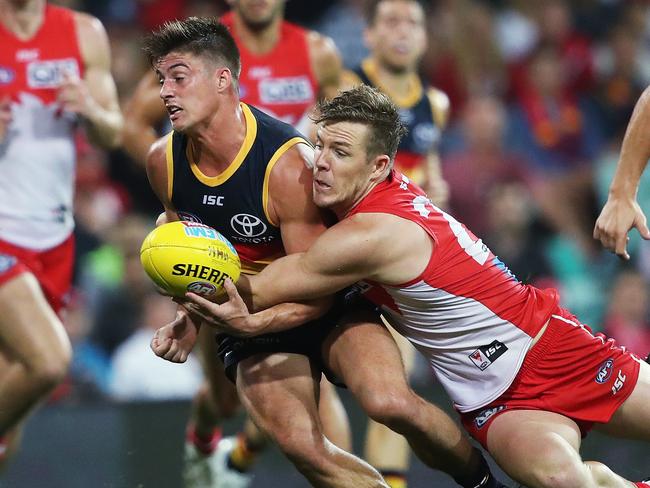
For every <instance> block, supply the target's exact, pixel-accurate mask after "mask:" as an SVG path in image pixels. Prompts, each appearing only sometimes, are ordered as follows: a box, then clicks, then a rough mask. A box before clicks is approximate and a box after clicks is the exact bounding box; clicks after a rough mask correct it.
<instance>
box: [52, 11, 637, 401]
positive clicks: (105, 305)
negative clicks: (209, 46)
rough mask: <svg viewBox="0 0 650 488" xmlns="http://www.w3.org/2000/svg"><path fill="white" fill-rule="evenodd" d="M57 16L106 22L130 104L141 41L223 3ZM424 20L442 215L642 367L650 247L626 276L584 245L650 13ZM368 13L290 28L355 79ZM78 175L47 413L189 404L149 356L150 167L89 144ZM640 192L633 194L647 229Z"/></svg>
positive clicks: (318, 17) (153, 297)
mask: <svg viewBox="0 0 650 488" xmlns="http://www.w3.org/2000/svg"><path fill="white" fill-rule="evenodd" d="M54 3H59V4H63V5H66V6H69V7H72V8H75V9H79V10H82V11H87V12H90V13H92V14H94V15H96V16H98V17H99V18H100V19H101V20H102V21H103V22H104V24H105V26H106V28H107V30H108V34H109V37H110V40H111V47H112V55H113V74H114V77H115V80H116V83H117V86H118V90H119V95H120V98H121V101H122V103H124V102H125V101H126V100H128V99H129V97H130V96H131V93H132V91H133V89H134V88H135V86H136V84H137V82H138V80H139V79H140V77H141V76H142V75H143V74H144V73H145V71H146V70H148V69H150V67H149V66H148V65H147V63H146V60H145V59H144V56H143V55H142V53H141V50H140V41H141V38H142V37H143V36H144V35H145V34H146V33H147V32H149V31H150V30H151V29H153V28H155V27H156V26H158V25H160V24H161V23H162V22H164V21H166V20H170V19H175V18H182V17H186V16H188V15H210V16H216V15H219V14H221V13H222V12H223V11H225V10H226V8H227V6H226V4H225V2H223V1H219V0H193V1H192V0H92V1H91V0H86V1H81V0H79V1H75V0H67V1H58V2H54ZM424 3H425V5H426V6H427V8H429V10H428V29H429V49H428V51H427V54H426V56H425V59H424V62H423V63H422V66H421V74H422V77H423V78H424V79H426V80H427V81H428V82H429V83H430V84H431V85H433V86H435V87H436V88H439V89H441V90H443V91H444V92H445V93H447V95H448V96H449V98H450V100H451V124H450V125H449V127H448V129H446V130H445V132H444V133H443V134H442V143H441V156H442V169H443V175H444V177H445V179H446V180H447V182H448V184H449V188H450V198H449V203H448V205H447V207H448V208H447V210H448V211H450V212H451V213H452V214H453V215H454V216H455V217H456V218H458V219H459V220H460V221H461V222H463V223H465V224H466V225H467V226H468V227H469V228H470V229H471V230H472V231H473V232H474V233H475V234H477V235H478V236H479V237H482V238H483V240H484V242H485V243H486V244H487V245H488V246H489V247H490V248H491V249H492V251H493V252H494V253H495V254H496V255H498V256H499V257H500V258H501V259H502V261H504V262H505V263H506V264H507V265H508V266H509V267H510V269H511V270H512V271H513V272H514V273H515V275H516V276H517V277H518V278H519V279H520V280H521V281H524V282H530V283H533V284H536V285H538V286H541V287H546V286H555V287H557V288H558V289H559V290H560V294H561V297H562V303H563V305H565V306H567V307H569V308H570V309H571V310H572V311H574V312H575V313H576V314H577V315H578V317H579V318H580V319H581V321H583V322H585V323H587V324H589V325H590V326H591V327H592V328H593V329H594V330H596V331H603V332H606V333H607V334H608V335H611V336H612V337H614V338H615V339H616V340H617V341H619V342H621V343H623V344H625V345H626V346H628V348H629V349H631V350H632V351H634V352H637V353H639V354H642V355H643V356H645V355H647V354H648V352H650V301H649V298H650V295H649V292H650V288H649V283H650V245H648V244H642V243H641V240H640V239H639V237H638V235H637V234H636V233H635V232H633V233H632V234H631V236H632V237H631V241H630V245H629V249H630V254H631V255H632V259H631V261H630V262H629V263H623V262H622V261H619V260H618V259H617V258H616V257H614V256H613V255H611V254H609V253H606V252H604V251H602V250H601V248H600V247H599V243H597V242H596V241H594V240H593V239H592V237H591V233H592V228H593V224H594V222H595V219H596V216H597V215H598V211H599V209H600V208H601V207H602V205H603V203H604V202H605V200H606V197H607V188H608V185H609V182H610V181H611V178H612V175H613V170H614V167H615V164H616V162H617V159H618V153H619V149H620V145H621V141H622V138H623V135H624V132H625V127H626V125H627V122H628V120H629V118H630V115H631V113H632V109H633V107H634V104H635V102H636V101H637V99H638V97H639V95H640V94H641V92H642V91H643V90H644V88H645V87H647V86H648V85H650V2H647V1H640V0H637V1H624V0H573V1H559V0H537V1H526V0H512V1H507V0H493V1H487V0H484V1H478V0H431V1H428V2H424ZM362 4H363V1H362V0H347V1H346V0H339V1H335V0H309V1H306V0H290V1H288V2H287V6H286V18H287V19H288V20H290V21H293V22H296V23H299V24H301V25H303V26H306V27H309V28H312V29H314V30H317V31H320V32H322V33H324V34H326V35H329V36H331V37H332V38H333V39H334V41H335V42H336V44H337V47H338V49H339V50H340V52H341V55H342V57H343V60H344V63H345V64H346V66H347V67H349V68H352V67H354V66H356V65H358V63H359V62H360V61H361V60H362V59H363V58H364V56H365V55H366V54H367V50H366V48H365V46H364V43H363V35H362V32H363V28H364V19H363V15H362V6H363V5H362ZM160 129H161V134H162V133H164V131H165V128H164V127H161V128H160ZM77 168H78V169H77V189H76V221H77V229H76V237H77V269H76V273H75V291H74V294H73V296H72V297H71V305H70V308H69V312H68V315H67V316H66V318H65V324H66V327H67V329H68V332H69V334H70V336H71V338H72V341H73V344H74V348H75V355H74V360H73V367H72V370H71V373H70V376H69V379H68V381H66V382H65V383H64V384H63V385H62V386H61V387H60V388H59V389H58V390H57V392H56V393H55V395H54V396H53V400H52V401H92V400H98V399H106V398H115V399H118V400H133V399H137V400H143V399H152V400H155V399H169V398H189V397H190V396H191V395H192V394H193V393H194V391H195V390H196V388H197V387H198V385H199V383H200V378H201V377H200V368H199V366H198V363H197V362H196V361H195V360H194V359H192V358H191V359H190V361H188V363H187V364H185V365H182V366H179V365H174V364H171V363H167V362H165V361H163V360H161V359H159V358H157V357H155V356H154V355H153V353H152V352H151V351H150V349H149V346H148V344H149V340H150V338H151V335H152V333H153V331H154V330H155V328H157V327H158V326H160V325H162V324H164V323H165V322H167V321H169V320H170V319H171V318H172V317H173V316H174V314H175V305H174V304H173V303H172V302H171V301H170V300H169V299H168V298H166V297H162V296H160V295H158V294H157V293H156V292H155V291H154V290H153V288H152V285H151V283H150V281H149V280H148V278H147V277H146V276H145V275H144V272H143V271H142V268H141V265H140V260H139V249H140V244H141V242H142V240H143V238H144V236H145V235H146V234H147V233H148V232H149V230H151V229H152V228H153V226H154V222H155V218H156V217H157V216H158V214H159V213H160V211H161V208H160V205H159V203H158V201H157V199H156V198H155V196H154V195H153V193H152V192H151V190H150V188H149V184H148V182H147V179H146V175H145V171H144V168H143V167H142V166H140V165H139V164H138V163H136V162H134V161H132V160H131V159H129V157H128V156H127V155H126V154H125V153H124V152H122V151H119V150H118V151H114V152H111V153H106V152H102V151H101V150H98V149H96V148H94V147H93V146H90V145H89V144H88V143H87V142H86V141H85V140H84V137H83V135H80V136H79V141H78V167H77ZM646 176H647V178H650V176H648V175H646ZM647 178H646V179H645V180H642V182H641V188H640V192H639V193H640V194H639V202H640V203H641V206H642V208H644V210H646V212H647V211H648V209H650V182H649V181H647ZM386 245H387V246H390V242H387V243H386ZM425 370H426V368H423V371H422V372H420V374H418V375H417V377H416V378H414V381H415V382H417V383H419V384H420V385H426V384H427V383H428V382H430V381H433V380H432V378H431V377H430V376H429V374H428V373H427V372H425Z"/></svg>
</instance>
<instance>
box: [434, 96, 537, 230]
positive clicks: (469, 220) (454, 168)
mask: <svg viewBox="0 0 650 488" xmlns="http://www.w3.org/2000/svg"><path fill="white" fill-rule="evenodd" d="M505 124H506V111H505V108H504V106H503V103H502V102H501V100H499V99H498V98H494V97H474V98H471V99H470V100H469V101H468V103H467V106H466V107H465V109H464V110H463V113H462V117H461V120H460V122H459V124H457V125H456V127H455V128H454V130H453V131H452V132H451V133H450V134H449V138H450V139H451V140H452V141H453V142H448V144H449V145H452V146H456V148H455V149H454V150H452V151H451V152H450V153H449V154H447V155H446V156H445V157H443V177H444V178H445V179H446V180H447V183H448V184H449V188H450V198H449V206H450V209H451V212H452V214H453V215H455V216H457V217H458V219H460V220H461V221H462V222H464V223H465V224H466V225H467V227H469V228H470V229H472V231H473V232H475V233H476V234H477V235H479V236H481V237H482V236H484V235H487V234H489V233H491V231H492V229H491V228H490V225H491V224H490V221H489V219H486V218H485V206H486V203H487V201H488V196H489V195H490V193H491V192H492V190H493V188H494V187H496V186H498V185H500V184H503V183H507V182H516V183H520V184H523V185H524V186H526V185H527V182H528V180H529V178H528V175H527V174H526V171H527V167H526V166H527V165H526V162H525V161H523V160H521V158H519V157H518V156H517V155H516V154H514V153H512V152H510V151H509V150H508V149H507V148H506V146H505V145H504V142H505V141H504V131H505Z"/></svg>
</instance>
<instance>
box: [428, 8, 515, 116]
mask: <svg viewBox="0 0 650 488" xmlns="http://www.w3.org/2000/svg"><path fill="white" fill-rule="evenodd" d="M430 30H431V32H430V39H431V44H430V47H429V52H428V55H427V58H426V59H425V61H426V63H427V69H426V70H425V71H426V74H427V76H428V79H429V82H430V83H431V85H433V86H435V87H437V88H439V89H440V90H442V91H443V92H445V93H446V94H447V95H448V96H449V99H450V101H451V106H452V107H454V110H456V111H460V110H462V108H463V106H464V104H465V102H466V101H467V98H468V97H470V96H473V95H498V96H500V95H503V94H504V93H505V91H506V83H507V77H506V72H505V65H504V63H503V59H502V58H501V54H500V50H499V47H498V45H497V42H496V34H495V30H494V22H493V14H492V11H491V10H490V9H489V8H488V7H487V6H485V5H483V4H481V3H478V2H473V1H471V0H458V1H453V2H442V4H441V5H440V6H439V8H438V9H437V11H436V12H435V15H434V16H433V17H432V20H431V22H430Z"/></svg>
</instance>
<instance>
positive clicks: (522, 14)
mask: <svg viewBox="0 0 650 488" xmlns="http://www.w3.org/2000/svg"><path fill="white" fill-rule="evenodd" d="M505 3H506V4H507V5H506V6H505V7H504V8H502V9H501V10H500V11H499V12H498V13H497V15H496V19H495V24H496V28H495V33H496V39H497V45H498V46H499V51H500V52H501V55H502V56H503V58H504V60H505V61H506V62H507V63H509V64H512V63H515V62H518V61H520V60H522V59H523V58H524V57H526V56H527V55H528V54H529V53H530V52H531V51H532V50H533V48H534V47H535V45H536V44H537V41H538V39H539V29H538V26H537V22H536V21H535V18H534V14H535V8H536V4H535V3H534V2H530V1H529V0H512V1H509V2H505Z"/></svg>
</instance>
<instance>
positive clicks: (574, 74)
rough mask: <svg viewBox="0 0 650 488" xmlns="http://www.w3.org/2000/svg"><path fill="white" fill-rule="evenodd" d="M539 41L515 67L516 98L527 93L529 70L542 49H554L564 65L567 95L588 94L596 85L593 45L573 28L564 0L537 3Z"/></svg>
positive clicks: (513, 74) (511, 84)
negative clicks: (545, 47) (544, 47)
mask: <svg viewBox="0 0 650 488" xmlns="http://www.w3.org/2000/svg"><path fill="white" fill-rule="evenodd" d="M535 9H536V11H535V18H536V20H537V27H538V39H537V43H536V44H535V46H534V48H533V49H532V50H531V52H530V53H529V55H528V56H526V57H524V58H523V59H522V60H521V61H520V62H516V63H514V64H513V65H511V74H510V76H511V81H510V88H511V91H512V93H513V94H514V96H516V97H521V96H522V94H525V93H526V92H527V88H528V86H529V83H530V79H529V77H528V76H527V72H528V71H529V66H530V64H531V63H534V62H535V60H536V54H537V53H538V52H539V50H540V48H541V47H542V46H547V47H552V48H553V49H554V50H555V51H556V53H557V56H558V60H559V63H560V65H561V68H560V69H561V72H562V78H561V80H562V83H563V89H564V90H565V92H566V93H567V95H569V96H572V97H578V96H580V95H585V94H587V93H588V92H589V91H590V90H591V89H592V87H593V85H594V62H593V55H592V48H591V41H590V40H589V39H588V38H586V37H585V36H583V35H581V34H580V33H578V32H577V31H576V30H575V28H574V26H573V18H572V15H571V10H570V7H569V3H568V2H566V1H563V0H545V1H543V2H539V3H535Z"/></svg>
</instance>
